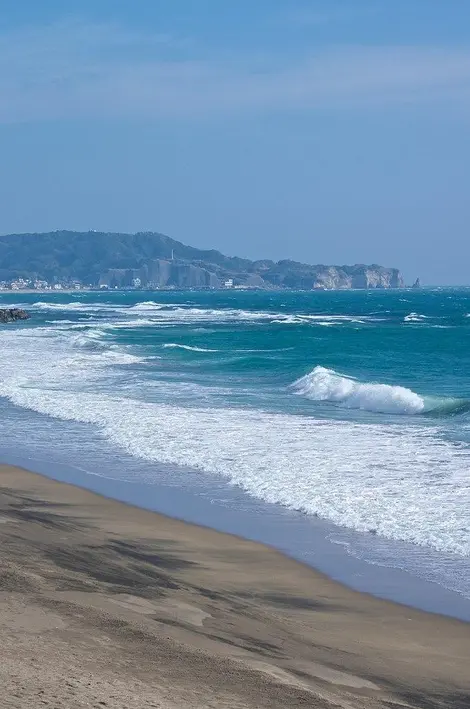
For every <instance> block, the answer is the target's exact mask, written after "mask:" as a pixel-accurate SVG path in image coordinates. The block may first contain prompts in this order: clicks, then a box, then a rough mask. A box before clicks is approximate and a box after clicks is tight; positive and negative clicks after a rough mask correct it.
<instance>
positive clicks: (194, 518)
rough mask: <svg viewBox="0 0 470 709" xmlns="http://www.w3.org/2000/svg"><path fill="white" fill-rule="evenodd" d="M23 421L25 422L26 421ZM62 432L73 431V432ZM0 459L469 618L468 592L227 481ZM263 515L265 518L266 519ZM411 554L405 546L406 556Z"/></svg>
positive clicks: (107, 463)
mask: <svg viewBox="0 0 470 709" xmlns="http://www.w3.org/2000/svg"><path fill="white" fill-rule="evenodd" d="M17 425H19V426H21V423H20V422H18V424H17ZM61 435H67V433H66V431H63V432H62V433H61ZM74 435H76V432H75V431H74ZM0 459H1V460H2V461H3V462H4V463H6V464H8V465H13V466H15V467H20V468H23V469H25V470H29V471H32V472H35V473H37V474H39V475H44V476H46V477H47V478H48V479H52V480H55V481H57V482H63V483H68V484H71V485H74V486H77V487H78V488H81V489H84V490H89V491H91V492H93V493H96V494H98V495H100V496H103V497H104V498H105V499H110V500H115V501H118V502H121V503H123V504H128V505H130V506H132V507H136V508H137V509H142V510H148V511H151V512H155V513H157V514H162V515H164V516H166V517H168V518H170V519H177V520H180V521H182V522H186V523H188V524H193V525H196V526H201V527H205V528H208V529H211V530H214V531H217V532H221V533H225V534H230V535H233V536H235V537H238V538H240V539H245V540H248V541H253V542H258V543H260V544H263V545H266V546H268V547H270V548H273V549H276V550H278V551H279V552H280V553H281V554H283V555H285V556H287V557H288V558H290V559H293V560H296V561H298V562H299V563H302V564H305V565H306V566H307V567H308V568H311V569H314V570H316V571H318V572H319V573H322V574H324V575H325V576H326V577H327V578H329V579H331V580H332V581H334V582H337V583H340V584H341V585H343V586H344V587H346V588H349V589H352V590H355V591H358V592H360V593H364V594H367V595H370V596H371V597H374V598H381V599H384V600H387V601H390V602H392V603H397V604H399V605H402V606H404V607H406V608H415V609H417V610H422V611H424V612H427V613H432V614H434V615H437V616H443V617H450V618H456V619H458V620H461V621H464V622H467V623H468V622H470V600H469V599H468V597H467V596H466V595H463V594H461V593H460V592H458V591H456V590H453V589H452V588H451V587H447V586H444V585H442V584H441V583H439V582H437V581H435V580H434V579H429V578H426V577H422V576H420V575H419V574H418V575H416V574H415V575H413V574H412V573H410V571H408V570H406V569H404V568H400V567H397V566H393V565H387V564H385V563H384V564H380V563H375V562H374V561H369V560H368V559H367V558H360V557H358V556H356V555H354V554H350V553H349V552H348V551H347V542H346V543H345V541H344V540H345V539H350V540H351V542H353V540H354V539H355V537H354V536H353V535H355V534H356V533H355V532H354V530H348V529H342V528H339V527H336V526H335V525H333V523H330V522H328V521H327V520H318V519H313V518H307V517H305V516H304V515H302V514H301V513H298V512H295V511H292V510H288V509H285V508H278V507H277V506H271V505H269V504H267V503H264V502H263V501H261V500H257V499H256V498H253V497H251V496H249V495H247V494H246V493H245V492H244V491H242V490H238V489H237V488H233V489H232V488H227V487H226V484H225V483H218V482H217V481H212V485H213V487H212V488H210V489H209V491H207V490H206V484H207V481H206V480H204V483H203V484H204V489H205V494H204V495H200V494H199V488H198V485H197V484H196V485H194V481H193V484H192V485H190V486H189V487H187V488H186V489H184V488H182V487H181V485H180V483H181V480H179V479H178V482H177V483H176V485H175V484H174V476H175V475H181V473H180V471H178V470H177V469H176V468H175V469H174V470H172V471H171V479H172V480H173V484H170V485H169V484H168V483H167V482H165V479H166V478H165V476H166V475H167V474H168V471H167V467H166V466H162V468H161V469H157V473H158V474H159V475H163V479H160V481H159V483H158V485H155V484H153V483H148V482H145V481H143V480H140V479H127V478H123V477H122V476H121V475H120V476H119V477H112V475H113V471H114V469H115V467H116V466H118V468H117V469H118V470H120V471H124V470H125V469H126V465H135V464H136V461H135V460H134V459H132V460H131V459H129V460H128V461H123V460H121V459H120V457H116V458H114V457H113V458H111V457H110V458H109V460H108V459H107V456H106V457H105V459H103V460H102V461H101V465H103V463H104V467H101V468H100V474H96V473H95V472H93V467H94V466H95V465H96V462H95V459H94V458H91V457H90V456H87V458H85V459H84V461H82V465H83V464H84V465H85V466H86V467H84V468H83V467H78V460H74V459H73V458H72V459H70V458H69V456H67V462H65V461H62V462H59V460H55V461H47V460H42V459H36V458H35V457H33V456H31V455H26V454H24V455H22V456H18V455H17V454H15V453H14V452H13V450H6V451H5V450H3V451H1V452H0ZM139 470H140V468H139ZM207 493H208V494H207ZM227 495H229V498H228V499H229V504H228V505H227V499H226V498H227ZM258 520H262V524H259V523H258ZM385 541H387V540H385ZM409 551H410V550H408V549H403V550H402V552H403V553H409ZM411 551H412V550H411Z"/></svg>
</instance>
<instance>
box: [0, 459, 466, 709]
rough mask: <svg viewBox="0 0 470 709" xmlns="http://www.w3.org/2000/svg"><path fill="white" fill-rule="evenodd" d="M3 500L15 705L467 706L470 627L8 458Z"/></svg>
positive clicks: (6, 623) (6, 616) (10, 697)
mask: <svg viewBox="0 0 470 709" xmlns="http://www.w3.org/2000/svg"><path fill="white" fill-rule="evenodd" d="M0 504H1V510H0V522H1V524H0V540H1V548H2V565H1V568H0V570H1V576H0V579H1V582H0V583H1V585H0V592H1V593H0V596H1V603H0V627H1V628H2V638H3V639H4V642H3V644H2V647H1V648H0V659H1V660H2V662H1V663H0V674H1V673H2V672H3V673H4V675H5V677H4V678H3V683H4V686H5V687H7V690H6V691H5V692H4V697H6V702H7V703H6V704H5V705H4V706H6V707H21V708H23V707H29V706H31V707H33V706H34V707H36V706H37V705H38V701H39V698H41V701H42V705H43V706H46V707H49V706H50V707H53V706H58V705H61V706H68V707H73V708H75V707H82V706H87V705H88V704H87V702H89V703H90V702H95V703H96V706H98V705H104V704H103V703H105V704H106V705H107V706H110V707H111V708H112V709H114V708H116V709H120V708H121V707H124V706H126V707H127V706H129V707H130V706H133V707H134V706H135V707H139V709H140V707H151V706H160V707H165V708H166V707H168V708H170V707H175V708H176V707H183V706H191V707H203V706H204V707H208V706H214V707H215V706H217V707H237V708H238V707H253V708H254V707H264V706H266V707H268V706H269V707H271V706H272V707H291V706H292V707H294V706H305V705H308V706H315V707H325V708H326V707H333V706H340V707H344V708H345V709H346V708H347V707H352V706H354V707H364V708H367V709H368V708H369V707H370V708H375V707H377V709H378V708H379V707H385V706H388V707H403V706H408V707H425V706H426V707H432V709H434V708H435V707H436V708H438V707H439V708H440V707H443V708H444V707H446V708H449V709H452V708H455V709H461V708H462V707H464V706H466V703H467V702H469V701H470V679H469V677H468V656H469V654H470V625H469V624H468V623H464V622H461V621H458V620H455V619H452V618H449V617H445V616H438V615H431V614H428V613H425V612H424V611H419V610H414V609H410V608H407V607H405V606H402V605H399V604H396V603H392V602H390V601H384V600H381V599H378V598H375V597H374V596H371V595H368V594H364V593H360V592H357V591H354V590H352V589H349V588H347V587H345V586H343V585H341V584H339V583H337V582H335V581H332V580H330V579H329V578H328V577H327V576H325V575H324V574H322V573H321V572H317V571H315V570H314V569H312V568H311V567H310V566H307V565H305V564H302V563H300V562H297V561H295V560H293V559H291V558H289V557H287V556H285V555H283V554H282V553H281V552H279V551H277V550H275V549H273V548H270V547H268V546H265V545H262V544H259V543H257V542H251V541H247V540H245V539H242V538H239V537H236V536H233V535H229V534H226V533H223V532H218V531H215V530H213V529H210V528H207V527H201V526H196V525H193V524H189V523H187V522H183V521H179V520H175V519H173V518H171V517H167V516H164V515H162V514H159V513H156V512H151V511H148V510H145V509H142V508H139V507H134V506H132V505H131V504H128V503H122V502H117V501H116V500H112V499H110V498H107V497H104V496H101V495H97V494H96V493H93V492H90V491H89V490H85V489H83V488H80V487H77V486H75V485H72V484H70V483H64V482H57V481H55V480H52V479H50V478H48V477H46V476H44V475H40V474H38V473H32V472H29V471H26V470H22V469H19V468H15V467H12V466H8V465H0ZM39 648H41V650H40V651H39ZM64 673H65V677H66V678H67V681H64V678H63V677H62V675H63V674H64ZM129 692H131V694H132V697H133V698H134V701H135V699H136V698H138V702H137V703H132V704H131V703H130V698H129V697H130V696H131V695H130V694H129ZM61 701H62V702H65V703H63V704H60V702H61ZM9 702H10V703H9ZM15 702H16V703H15ZM152 702H153V703H152ZM211 702H212V703H211ZM92 705H93V706H95V704H94V703H93V704H92Z"/></svg>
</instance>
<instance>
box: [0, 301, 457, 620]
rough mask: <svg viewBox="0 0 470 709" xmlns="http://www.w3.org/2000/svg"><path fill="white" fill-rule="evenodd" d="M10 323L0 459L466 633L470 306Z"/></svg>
mask: <svg viewBox="0 0 470 709" xmlns="http://www.w3.org/2000/svg"><path fill="white" fill-rule="evenodd" d="M11 304H15V305H17V306H20V307H24V308H25V309H27V310H28V311H29V312H30V314H31V316H32V317H31V319H30V320H29V321H27V322H25V323H18V324H14V325H8V326H4V327H2V329H1V330H0V337H1V348H0V397H1V399H0V415H1V420H2V443H1V445H0V456H1V458H2V459H3V460H12V461H14V462H17V461H18V460H19V461H20V462H24V464H25V465H26V466H27V467H30V468H31V469H38V470H40V468H41V465H42V467H44V466H45V464H46V462H47V464H48V465H49V466H50V465H55V466H56V469H57V471H59V470H62V471H75V473H74V474H71V473H70V472H69V473H67V472H62V473H61V476H62V479H70V480H71V481H74V482H77V480H78V481H79V483H80V484H83V485H85V486H88V487H90V488H91V489H96V490H98V491H100V492H104V493H106V494H109V495H111V496H113V495H114V496H116V497H118V498H120V499H127V500H128V501H129V502H136V501H137V503H138V504H142V505H143V506H148V507H150V508H152V509H157V510H159V511H163V512H166V513H170V514H174V515H175V516H178V517H183V518H185V519H189V520H190V521H197V522H199V523H203V524H208V525H209V526H214V527H217V528H220V529H223V530H224V531H232V532H235V533H238V534H242V535H243V536H248V537H251V538H255V539H259V540H261V541H264V542H267V543H271V544H274V545H275V546H278V547H279V548H281V549H282V550H283V551H286V552H287V553H290V554H292V555H293V556H297V558H300V559H302V560H303V561H306V563H311V564H313V565H315V566H317V567H319V568H320V569H322V570H324V571H326V572H327V573H329V574H330V575H332V576H333V577H335V578H338V579H340V580H342V581H345V582H347V583H349V584H350V585H352V586H354V587H356V588H360V589H361V590H367V591H372V592H376V593H378V594H379V595H384V596H386V597H391V598H394V599H395V600H400V601H403V602H409V603H412V604H413V605H419V606H421V607H424V608H427V609H428V610H429V609H430V610H438V611H440V612H447V613H450V614H452V612H454V613H456V614H457V615H460V616H465V615H466V613H467V612H468V619H470V290H469V289H424V290H418V291H412V290H399V291H343V292H327V291H320V292H262V291H260V292H255V291H253V292H252V291H234V290H230V291H229V290H227V291H224V292H176V291H173V292H172V291H162V292H152V293H144V292H113V291H109V292H99V293H98V292H90V293H85V292H77V293H73V294H70V293H60V292H54V293H50V294H49V293H48V294H29V293H28V294H23V293H3V294H1V295H0V306H7V305H11ZM57 475H58V476H59V477H60V475H59V473H57ZM74 476H75V477H74ZM77 476H78V477H77ZM132 490H134V493H132V492H130V491H132ZM137 490H138V491H140V492H139V495H140V497H139V496H138V495H137V493H136V492H135V491H137ZM384 574H385V575H384ZM403 589H405V590H403ZM406 589H408V590H407V591H406ZM433 594H434V595H435V596H436V598H438V600H437V601H436V603H435V604H434V605H433V604H432V603H431V604H430V603H426V601H425V599H424V597H425V596H426V595H428V596H432V595H433ZM436 594H437V595H436ZM439 594H440V595H439ZM439 599H440V600H439ZM459 604H460V606H459ZM458 607H459V608H461V609H462V610H460V611H455V609H456V608H458ZM465 609H467V610H465Z"/></svg>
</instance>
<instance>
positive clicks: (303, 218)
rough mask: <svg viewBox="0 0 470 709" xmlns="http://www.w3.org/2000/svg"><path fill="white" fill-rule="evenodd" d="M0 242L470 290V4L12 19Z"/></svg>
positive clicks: (209, 7) (136, 4)
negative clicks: (158, 240)
mask: <svg viewBox="0 0 470 709" xmlns="http://www.w3.org/2000/svg"><path fill="white" fill-rule="evenodd" d="M0 155H1V156H2V168H3V169H2V170H1V171H0V194H1V195H2V200H1V211H0V232H2V233H8V232H12V231H15V232H21V231H43V230H50V229H61V228H70V229H98V230H101V229H103V230H118V231H137V230H156V231H162V232H164V233H167V234H169V235H171V236H173V237H175V238H177V239H181V240H182V241H184V242H186V243H191V244H193V245H195V246H201V247H215V248H219V249H220V250H222V251H225V252H226V253H230V254H237V255H240V256H247V257H251V258H260V257H271V258H274V259H279V258H294V259H297V260H302V261H309V262H315V263H355V262H368V263H372V262H378V263H382V264H384V265H396V266H399V267H401V268H402V270H403V271H404V273H405V275H406V277H407V279H408V280H411V279H413V278H414V277H415V276H418V275H419V276H421V278H422V280H423V281H424V282H427V283H449V284H451V283H455V284H458V283H468V284H470V269H469V263H470V238H469V223H470V199H469V196H468V192H469V181H470V180H469V178H470V3H468V2H467V1H466V0H445V2H444V1H443V0H364V1H362V0H347V1H346V0H343V1H340V0H338V1H337V0H309V1H308V2H307V1H304V0H298V1H296V0H256V2H253V1H251V2H248V1H247V0H133V2H130V1H129V0H125V1H124V0H94V1H93V2H91V1H90V0H81V1H80V2H76V1H75V2H72V1H68V2H67V0H42V2H37V0H23V2H21V3H19V2H11V1H9V0H3V2H2V13H1V15H0Z"/></svg>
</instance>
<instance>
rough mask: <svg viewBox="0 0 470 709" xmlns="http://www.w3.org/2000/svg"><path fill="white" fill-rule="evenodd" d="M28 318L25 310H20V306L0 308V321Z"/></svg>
mask: <svg viewBox="0 0 470 709" xmlns="http://www.w3.org/2000/svg"><path fill="white" fill-rule="evenodd" d="M28 318H29V315H28V313H27V312H26V310H21V308H0V323H6V322H15V320H28Z"/></svg>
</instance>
